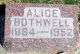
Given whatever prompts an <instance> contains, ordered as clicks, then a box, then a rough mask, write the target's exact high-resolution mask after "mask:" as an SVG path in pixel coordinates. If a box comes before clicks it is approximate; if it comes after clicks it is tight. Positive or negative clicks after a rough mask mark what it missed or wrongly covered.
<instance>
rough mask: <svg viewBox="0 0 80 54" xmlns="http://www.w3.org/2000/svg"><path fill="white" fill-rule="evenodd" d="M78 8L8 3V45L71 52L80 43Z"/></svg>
mask: <svg viewBox="0 0 80 54" xmlns="http://www.w3.org/2000/svg"><path fill="white" fill-rule="evenodd" d="M77 10H78V7H77V6H76V5H54V4H29V3H28V4H7V5H6V19H5V40H4V41H5V44H6V46H7V48H8V49H9V50H11V51H43V52H50V51H67V50H71V49H74V48H75V47H76V46H77V44H78V42H79V32H78V31H79V30H78V17H77Z"/></svg>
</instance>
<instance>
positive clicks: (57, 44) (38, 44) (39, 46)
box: [4, 4, 79, 52]
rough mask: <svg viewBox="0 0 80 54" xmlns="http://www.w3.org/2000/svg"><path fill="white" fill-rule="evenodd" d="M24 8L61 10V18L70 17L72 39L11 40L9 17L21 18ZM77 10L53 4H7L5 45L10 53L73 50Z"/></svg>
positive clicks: (76, 38) (75, 38) (77, 38)
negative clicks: (71, 21) (72, 31)
mask: <svg viewBox="0 0 80 54" xmlns="http://www.w3.org/2000/svg"><path fill="white" fill-rule="evenodd" d="M25 7H57V8H59V9H60V10H61V16H62V17H72V18H73V21H74V22H73V24H74V37H73V38H40V39H36V38H11V37H10V17H11V16H23V11H24V8H25ZM77 11H78V8H77V6H76V5H54V4H49V5H48V4H7V5H6V19H5V40H4V41H5V44H6V46H7V47H8V49H9V50H11V51H30V50H32V51H33V50H35V51H44V52H49V51H66V50H69V49H74V48H75V47H76V46H77V44H78V42H79V34H78V31H79V30H78V20H77Z"/></svg>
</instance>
